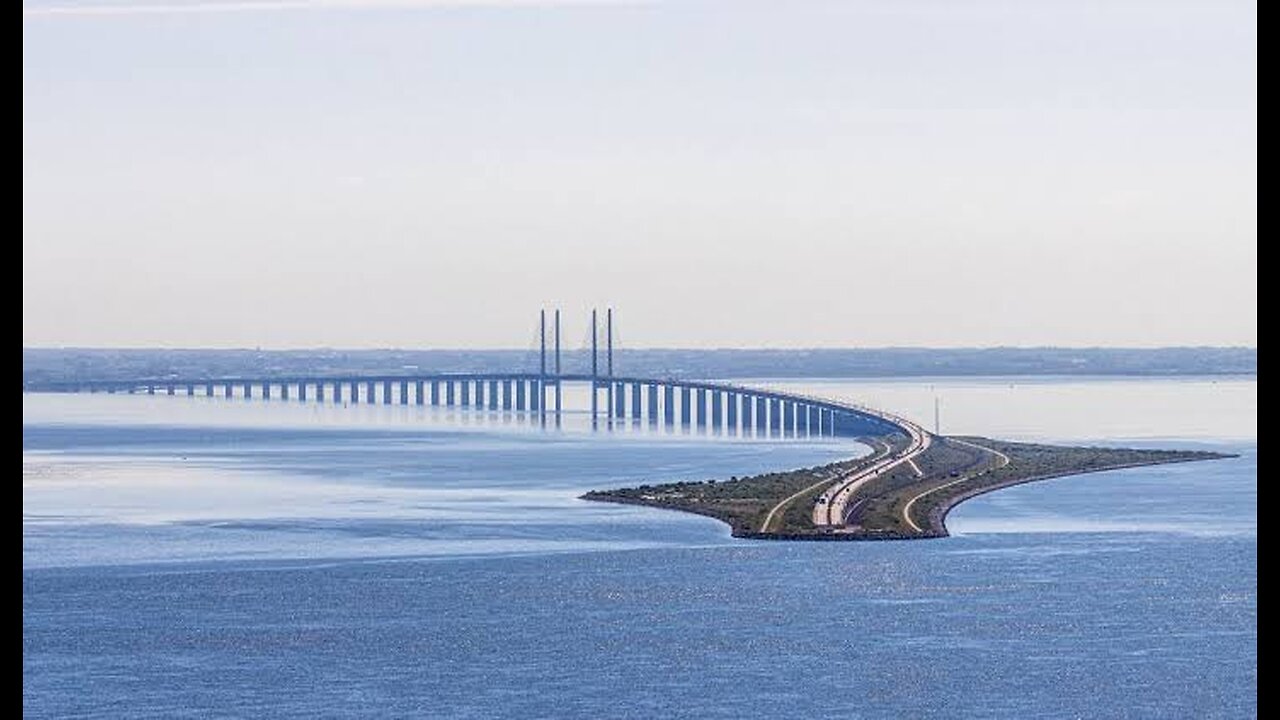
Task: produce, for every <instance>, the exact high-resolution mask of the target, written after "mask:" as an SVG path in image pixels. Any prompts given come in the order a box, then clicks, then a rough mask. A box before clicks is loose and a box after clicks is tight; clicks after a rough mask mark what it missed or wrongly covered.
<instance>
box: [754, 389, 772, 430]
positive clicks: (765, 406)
mask: <svg viewBox="0 0 1280 720" xmlns="http://www.w3.org/2000/svg"><path fill="white" fill-rule="evenodd" d="M768 435H769V398H767V397H764V396H762V395H757V396H756V437H768Z"/></svg>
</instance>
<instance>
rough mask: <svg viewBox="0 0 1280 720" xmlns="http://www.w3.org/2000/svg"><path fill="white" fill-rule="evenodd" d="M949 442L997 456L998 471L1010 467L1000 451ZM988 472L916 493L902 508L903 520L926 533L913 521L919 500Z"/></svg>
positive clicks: (967, 474) (964, 477)
mask: <svg viewBox="0 0 1280 720" xmlns="http://www.w3.org/2000/svg"><path fill="white" fill-rule="evenodd" d="M947 440H949V441H950V442H954V443H959V444H960V445H967V446H969V447H971V448H974V449H976V450H981V451H982V452H988V453H992V454H993V455H995V456H996V462H997V463H998V464H997V465H996V469H999V468H1002V467H1004V466H1005V465H1008V464H1009V456H1008V455H1005V454H1004V453H1002V452H1000V451H999V450H994V449H992V448H989V447H983V446H982V445H978V444H976V443H971V442H967V441H965V440H961V439H959V438H947ZM986 471H987V469H985V468H984V469H982V470H978V471H975V472H971V473H966V474H965V475H963V476H961V477H960V478H958V479H956V480H952V481H950V482H945V483H943V484H941V485H936V486H934V487H931V488H929V489H928V490H921V491H920V492H918V493H916V494H915V495H914V496H912V497H911V499H910V500H908V501H907V504H906V505H903V506H902V519H903V520H905V521H906V522H907V524H908V525H910V526H911V529H912V530H915V531H916V532H924V528H922V527H920V526H919V525H917V524H916V521H915V520H912V519H911V508H912V507H913V506H914V505H915V504H916V501H917V500H919V499H920V498H922V497H925V496H927V495H930V494H932V493H936V492H938V491H939V490H945V489H947V488H949V487H951V486H953V485H959V484H960V483H962V482H964V481H966V480H969V479H971V478H973V477H974V476H975V475H978V474H980V473H984V472H986Z"/></svg>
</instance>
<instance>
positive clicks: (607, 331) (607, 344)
mask: <svg viewBox="0 0 1280 720" xmlns="http://www.w3.org/2000/svg"><path fill="white" fill-rule="evenodd" d="M604 337H605V341H604V356H605V364H604V368H605V369H604V372H605V383H606V385H605V388H606V390H605V402H604V407H605V416H606V417H608V418H609V427H611V428H612V427H613V308H605V311H604Z"/></svg>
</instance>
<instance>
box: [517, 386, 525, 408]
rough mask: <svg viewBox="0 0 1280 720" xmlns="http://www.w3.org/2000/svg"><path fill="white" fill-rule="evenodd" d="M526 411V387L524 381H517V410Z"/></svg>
mask: <svg viewBox="0 0 1280 720" xmlns="http://www.w3.org/2000/svg"><path fill="white" fill-rule="evenodd" d="M524 409H525V386H524V381H523V380H517V381H516V410H521V411H523V410H524Z"/></svg>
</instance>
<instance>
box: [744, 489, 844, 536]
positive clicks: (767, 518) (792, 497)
mask: <svg viewBox="0 0 1280 720" xmlns="http://www.w3.org/2000/svg"><path fill="white" fill-rule="evenodd" d="M829 482H831V478H829V477H828V478H823V479H821V480H819V481H818V482H816V483H814V484H812V485H810V486H809V487H807V488H805V489H803V490H798V491H796V492H794V493H792V494H790V495H788V496H787V497H786V499H785V500H783V501H782V502H780V503H778V504H777V505H774V506H773V509H772V510H770V511H769V514H768V515H765V516H764V522H762V523H760V532H769V524H770V523H772V522H773V516H774V515H777V514H778V511H779V510H781V509H782V508H784V507H786V505H787V504H788V503H790V502H791V501H792V500H795V499H796V498H798V497H800V496H801V495H803V494H805V493H807V492H809V491H810V490H814V489H817V488H818V487H821V486H822V485H825V484H827V483H829Z"/></svg>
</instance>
